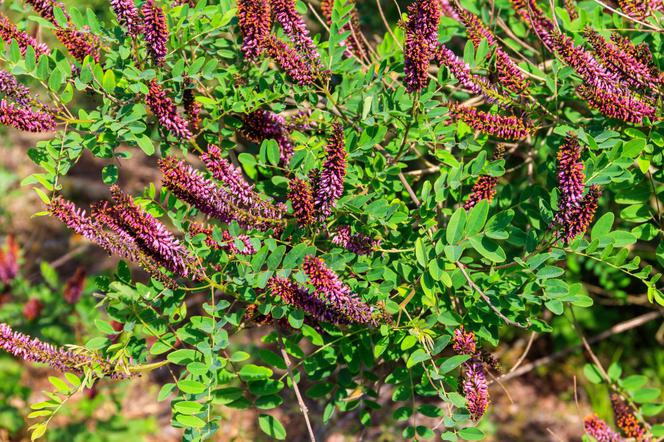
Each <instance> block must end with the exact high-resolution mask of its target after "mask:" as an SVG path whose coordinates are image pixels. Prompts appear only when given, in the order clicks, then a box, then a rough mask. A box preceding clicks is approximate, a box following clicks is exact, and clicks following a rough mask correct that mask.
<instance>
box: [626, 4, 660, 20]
mask: <svg viewBox="0 0 664 442" xmlns="http://www.w3.org/2000/svg"><path fill="white" fill-rule="evenodd" d="M618 4H619V5H620V9H622V10H623V12H624V13H625V14H627V15H629V16H630V17H632V18H635V19H637V20H643V19H645V18H647V17H648V16H650V15H651V14H652V13H653V12H655V11H664V3H662V1H661V0H618Z"/></svg>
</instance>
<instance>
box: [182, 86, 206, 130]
mask: <svg viewBox="0 0 664 442" xmlns="http://www.w3.org/2000/svg"><path fill="white" fill-rule="evenodd" d="M182 106H184V113H185V115H186V116H187V121H189V129H190V130H191V132H194V133H196V132H198V131H199V130H200V125H201V108H202V105H201V103H199V102H198V101H196V98H195V97H194V90H193V89H191V88H187V89H185V90H184V92H183V93H182Z"/></svg>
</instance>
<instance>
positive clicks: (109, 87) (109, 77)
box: [101, 69, 115, 93]
mask: <svg viewBox="0 0 664 442" xmlns="http://www.w3.org/2000/svg"><path fill="white" fill-rule="evenodd" d="M101 85H102V87H103V88H104V90H105V91H106V92H109V93H113V91H114V90H115V73H114V72H113V70H112V69H109V70H107V71H106V72H104V78H103V80H102V83H101Z"/></svg>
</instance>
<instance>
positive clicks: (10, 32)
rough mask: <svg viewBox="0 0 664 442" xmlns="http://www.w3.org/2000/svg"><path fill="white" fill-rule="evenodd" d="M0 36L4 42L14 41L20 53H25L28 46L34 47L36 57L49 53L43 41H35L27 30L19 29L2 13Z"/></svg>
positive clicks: (0, 15)
mask: <svg viewBox="0 0 664 442" xmlns="http://www.w3.org/2000/svg"><path fill="white" fill-rule="evenodd" d="M0 38H1V39H2V40H4V41H5V43H11V42H12V41H16V43H17V44H18V47H19V49H20V51H21V55H25V51H26V50H27V49H28V47H32V48H33V49H34V51H35V55H36V56H37V57H40V56H41V55H48V54H50V53H51V50H50V49H49V47H48V46H46V45H45V44H44V43H39V42H37V40H35V39H34V38H33V37H32V36H30V35H29V34H28V33H27V32H24V31H19V30H18V28H17V27H16V25H15V24H14V23H12V21H11V20H9V19H8V18H7V17H5V16H4V15H2V14H0Z"/></svg>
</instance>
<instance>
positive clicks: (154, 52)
mask: <svg viewBox="0 0 664 442" xmlns="http://www.w3.org/2000/svg"><path fill="white" fill-rule="evenodd" d="M142 11H143V37H144V38H145V42H146V43H147V45H148V52H149V53H150V55H151V56H152V58H153V59H154V61H155V63H157V64H158V65H161V64H162V63H163V62H164V59H165V58H166V53H167V49H166V43H167V42H168V25H167V24H166V15H165V14H164V10H163V9H162V8H160V7H159V6H158V5H157V4H156V3H155V1H154V0H145V3H143V9H142Z"/></svg>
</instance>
